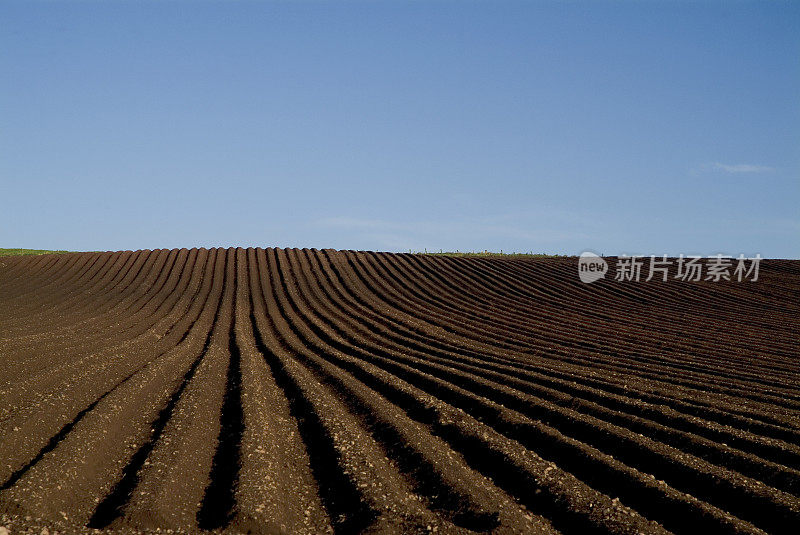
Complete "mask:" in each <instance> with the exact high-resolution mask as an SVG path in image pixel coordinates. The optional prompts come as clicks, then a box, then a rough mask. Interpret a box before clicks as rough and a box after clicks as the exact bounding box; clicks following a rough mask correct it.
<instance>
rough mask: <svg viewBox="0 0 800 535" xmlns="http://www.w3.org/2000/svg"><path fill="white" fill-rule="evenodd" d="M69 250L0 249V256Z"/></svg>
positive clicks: (53, 252)
mask: <svg viewBox="0 0 800 535" xmlns="http://www.w3.org/2000/svg"><path fill="white" fill-rule="evenodd" d="M69 252H70V251H48V250H47V249H0V256H22V255H28V254H57V253H69Z"/></svg>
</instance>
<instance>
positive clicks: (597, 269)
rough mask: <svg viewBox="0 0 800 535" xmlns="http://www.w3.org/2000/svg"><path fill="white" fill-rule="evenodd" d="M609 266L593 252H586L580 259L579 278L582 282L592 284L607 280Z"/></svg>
mask: <svg viewBox="0 0 800 535" xmlns="http://www.w3.org/2000/svg"><path fill="white" fill-rule="evenodd" d="M607 271H608V264H607V263H606V261H605V260H604V259H603V258H602V257H601V256H600V255H597V254H595V253H593V252H591V251H584V252H582V253H581V256H580V258H579V259H578V276H579V277H580V278H581V282H585V283H590V282H594V281H596V280H600V279H602V278H605V276H606V272H607Z"/></svg>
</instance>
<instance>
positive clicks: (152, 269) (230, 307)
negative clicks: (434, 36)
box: [0, 249, 800, 535]
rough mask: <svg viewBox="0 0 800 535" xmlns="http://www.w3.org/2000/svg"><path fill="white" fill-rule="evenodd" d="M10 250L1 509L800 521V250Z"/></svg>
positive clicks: (771, 527)
mask: <svg viewBox="0 0 800 535" xmlns="http://www.w3.org/2000/svg"><path fill="white" fill-rule="evenodd" d="M0 260H1V261H0V400H2V403H0V533H3V531H2V528H5V529H6V530H7V531H8V532H10V533H35V534H37V535H41V534H42V533H44V530H47V531H48V533H50V534H53V533H55V532H59V533H79V532H80V533H84V532H85V533H91V532H95V531H96V530H97V529H104V530H109V531H114V532H119V533H134V532H156V531H161V532H169V531H170V530H171V532H175V533H184V532H187V533H191V532H198V531H225V532H230V533H286V534H303V533H306V534H319V533H336V534H344V533H433V532H437V533H468V532H478V533H542V534H546V533H570V534H585V533H617V534H623V533H631V534H632V533H666V532H674V533H687V534H690V533H763V532H767V533H785V534H795V533H797V532H798V531H797V530H798V526H800V337H798V334H799V333H800V299H798V298H800V261H784V260H769V261H764V262H762V264H761V272H760V275H759V280H758V281H757V282H750V281H743V282H735V281H730V282H725V281H722V282H711V281H701V282H684V281H678V280H671V281H669V282H655V281H651V282H638V283H636V282H618V281H614V280H603V281H598V282H595V283H593V284H583V283H581V282H580V281H579V278H578V273H577V260H576V259H574V258H502V257H500V258H451V257H438V256H418V255H405V254H388V253H370V252H354V251H331V250H322V251H319V250H314V249H311V250H309V249H302V250H299V249H285V250H284V249H266V250H265V249H227V250H225V249H212V250H206V249H199V250H198V249H192V250H186V249H181V250H155V251H135V252H133V251H125V252H117V253H75V254H63V255H42V256H34V257H10V258H3V259H0Z"/></svg>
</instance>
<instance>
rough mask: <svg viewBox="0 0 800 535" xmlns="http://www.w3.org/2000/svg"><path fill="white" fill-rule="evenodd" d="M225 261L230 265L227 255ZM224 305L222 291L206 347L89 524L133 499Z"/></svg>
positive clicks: (110, 517) (98, 525) (107, 518)
mask: <svg viewBox="0 0 800 535" xmlns="http://www.w3.org/2000/svg"><path fill="white" fill-rule="evenodd" d="M225 262H226V265H227V257H226V260H225ZM223 272H224V271H223ZM224 285H225V283H224V279H223V287H222V293H224V291H225V286H224ZM221 308H222V294H220V298H219V302H218V304H217V310H216V312H215V313H214V322H213V323H212V327H211V328H209V330H208V334H207V335H206V340H205V342H204V344H203V350H202V351H200V355H198V357H197V358H196V359H195V360H194V362H192V365H191V366H190V367H189V370H188V371H187V372H186V374H185V375H184V376H183V380H182V381H181V384H180V386H179V387H178V388H177V389H176V390H175V391H174V392H173V393H172V396H171V397H170V399H169V401H168V402H167V404H166V405H165V406H164V407H163V408H162V409H161V411H159V413H158V418H156V419H155V421H154V422H153V423H152V424H151V426H150V428H151V429H152V432H151V434H150V440H148V441H147V442H145V443H144V444H142V446H141V447H140V448H139V449H138V450H136V453H134V454H133V456H132V457H131V459H130V461H128V464H127V466H125V468H124V469H123V471H122V478H121V479H120V480H119V481H118V482H117V483H116V485H114V487H113V488H112V489H111V492H109V493H108V495H106V497H105V498H104V499H103V500H102V501H101V502H100V503H99V504H98V505H97V508H95V510H94V513H93V514H92V517H91V518H90V519H89V522H88V523H87V524H86V525H87V526H88V527H90V528H95V529H103V528H105V527H107V526H108V525H109V524H111V522H113V521H114V520H115V519H117V518H118V517H119V516H121V515H122V511H123V509H124V507H125V505H127V503H128V501H130V498H131V495H132V494H133V489H134V488H136V485H137V484H138V483H139V472H140V471H141V469H142V467H143V466H144V463H145V461H146V460H147V457H148V456H149V455H150V453H151V452H152V451H153V449H154V448H155V446H156V444H157V443H158V441H159V439H160V438H161V435H162V434H163V433H164V428H165V427H166V426H167V422H169V420H170V418H171V417H172V413H173V411H174V410H175V406H176V405H177V404H178V400H179V399H180V397H181V395H183V392H184V390H186V387H187V386H188V385H189V383H190V382H191V380H192V377H194V374H195V372H196V371H197V367H198V366H200V363H201V362H202V361H203V357H205V356H206V352H207V351H208V347H209V346H210V345H211V335H212V334H213V333H214V329H213V325H216V323H217V320H218V319H219V312H220V309H221Z"/></svg>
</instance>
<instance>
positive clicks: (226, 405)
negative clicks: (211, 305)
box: [197, 259, 244, 530]
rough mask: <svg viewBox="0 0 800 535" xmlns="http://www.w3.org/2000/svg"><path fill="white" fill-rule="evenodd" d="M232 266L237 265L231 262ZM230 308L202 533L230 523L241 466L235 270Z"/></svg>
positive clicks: (200, 522) (200, 523) (199, 519)
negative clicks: (225, 369)
mask: <svg viewBox="0 0 800 535" xmlns="http://www.w3.org/2000/svg"><path fill="white" fill-rule="evenodd" d="M234 262H235V263H234V266H236V264H238V262H237V261H236V259H234ZM233 280H234V286H233V295H234V300H233V306H232V307H231V314H232V318H231V327H230V331H229V333H228V350H229V352H230V360H229V362H228V378H227V385H226V387H225V396H224V398H223V401H222V412H221V414H220V431H219V437H218V439H217V451H216V453H215V454H214V461H213V462H212V464H211V474H210V478H211V482H210V483H209V485H208V487H207V488H206V492H205V495H204V496H203V502H202V505H201V506H200V510H199V511H198V512H197V524H198V526H199V527H200V528H201V529H206V530H212V529H217V528H222V527H225V526H226V525H227V524H228V523H229V522H230V520H231V516H232V514H233V507H234V504H235V501H236V498H235V489H236V485H237V483H238V481H239V468H240V465H241V444H242V435H243V434H244V413H243V410H242V368H241V351H240V350H239V345H238V344H237V342H236V299H235V296H236V290H237V286H238V283H237V279H236V270H235V269H234V278H233Z"/></svg>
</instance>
